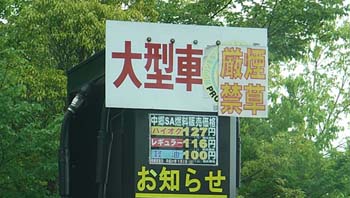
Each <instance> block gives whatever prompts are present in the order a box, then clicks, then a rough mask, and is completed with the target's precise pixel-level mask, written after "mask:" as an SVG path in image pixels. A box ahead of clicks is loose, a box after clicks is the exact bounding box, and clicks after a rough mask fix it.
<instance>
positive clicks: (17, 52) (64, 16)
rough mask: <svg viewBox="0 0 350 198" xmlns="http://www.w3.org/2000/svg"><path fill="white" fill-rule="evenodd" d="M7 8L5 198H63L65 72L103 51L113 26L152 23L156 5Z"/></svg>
mask: <svg viewBox="0 0 350 198" xmlns="http://www.w3.org/2000/svg"><path fill="white" fill-rule="evenodd" d="M122 3H123V1H113V2H112V1H108V2H104V3H102V2H98V1H93V0H91V1H68V0H67V1H58V0H57V1H50V2H48V1H44V0H38V1H21V0H18V1H12V0H9V1H2V2H1V4H0V6H1V8H4V11H3V12H1V13H0V16H1V17H2V18H4V19H6V20H7V21H8V22H7V23H6V24H5V23H0V36H1V41H0V102H1V104H0V110H1V112H2V113H3V116H1V119H0V197H52V196H57V174H58V171H57V161H58V159H57V150H58V137H59V131H60V125H61V119H62V115H63V111H64V106H65V100H66V99H65V98H66V76H65V71H67V70H68V69H69V68H71V67H73V66H74V65H75V64H77V63H79V62H80V61H82V60H84V59H86V58H87V57H88V56H90V55H92V54H93V53H94V52H97V51H99V50H101V49H103V47H104V24H105V20H106V19H107V18H108V19H119V20H152V18H154V17H155V16H156V15H155V12H153V11H152V10H153V9H152V8H153V7H152V1H147V2H144V1H135V2H133V3H131V4H129V5H127V6H129V8H127V9H123V8H122Z"/></svg>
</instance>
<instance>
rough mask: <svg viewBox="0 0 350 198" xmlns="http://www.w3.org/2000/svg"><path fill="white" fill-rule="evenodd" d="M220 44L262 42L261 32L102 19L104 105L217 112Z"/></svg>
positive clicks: (264, 43) (246, 29)
mask: <svg viewBox="0 0 350 198" xmlns="http://www.w3.org/2000/svg"><path fill="white" fill-rule="evenodd" d="M222 45H225V46H229V45H235V46H253V45H259V46H267V31H266V29H257V28H234V27H214V26H194V25H171V24H155V23H135V22H120V21H107V24H106V72H105V74H106V106H107V107H115V108H136V109H166V110H185V111H202V112H218V111H219V107H218V105H219V103H218V102H219V96H220V93H219V92H220V90H219V84H218V83H219V79H218V78H219V70H220V67H219V56H218V54H219V50H220V46H222ZM266 57H267V56H266ZM266 60H267V59H266ZM266 71H267V68H266ZM266 89H267V87H266ZM219 112H220V111H219ZM222 115H226V113H222ZM241 115H243V114H241ZM244 115H246V114H244ZM258 115H259V114H258ZM237 116H240V115H237Z"/></svg>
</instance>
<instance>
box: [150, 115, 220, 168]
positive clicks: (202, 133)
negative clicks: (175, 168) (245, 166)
mask: <svg viewBox="0 0 350 198" xmlns="http://www.w3.org/2000/svg"><path fill="white" fill-rule="evenodd" d="M149 124H150V126H149V163H150V164H169V165H217V163H218V146H217V145H218V139H217V132H218V117H217V116H211V115H178V114H177V115H175V114H149Z"/></svg>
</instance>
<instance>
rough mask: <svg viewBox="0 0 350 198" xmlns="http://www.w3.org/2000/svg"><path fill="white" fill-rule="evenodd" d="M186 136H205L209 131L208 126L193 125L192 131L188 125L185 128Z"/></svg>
mask: <svg viewBox="0 0 350 198" xmlns="http://www.w3.org/2000/svg"><path fill="white" fill-rule="evenodd" d="M183 130H184V134H185V136H192V137H198V136H201V137H204V136H206V134H207V132H208V128H198V127H192V128H191V131H190V128H189V127H186V128H184V129H183Z"/></svg>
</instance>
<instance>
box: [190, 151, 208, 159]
mask: <svg viewBox="0 0 350 198" xmlns="http://www.w3.org/2000/svg"><path fill="white" fill-rule="evenodd" d="M184 157H185V159H186V160H188V159H191V160H197V159H201V160H207V159H208V153H207V151H200V152H198V151H189V150H186V151H185V152H184Z"/></svg>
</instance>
